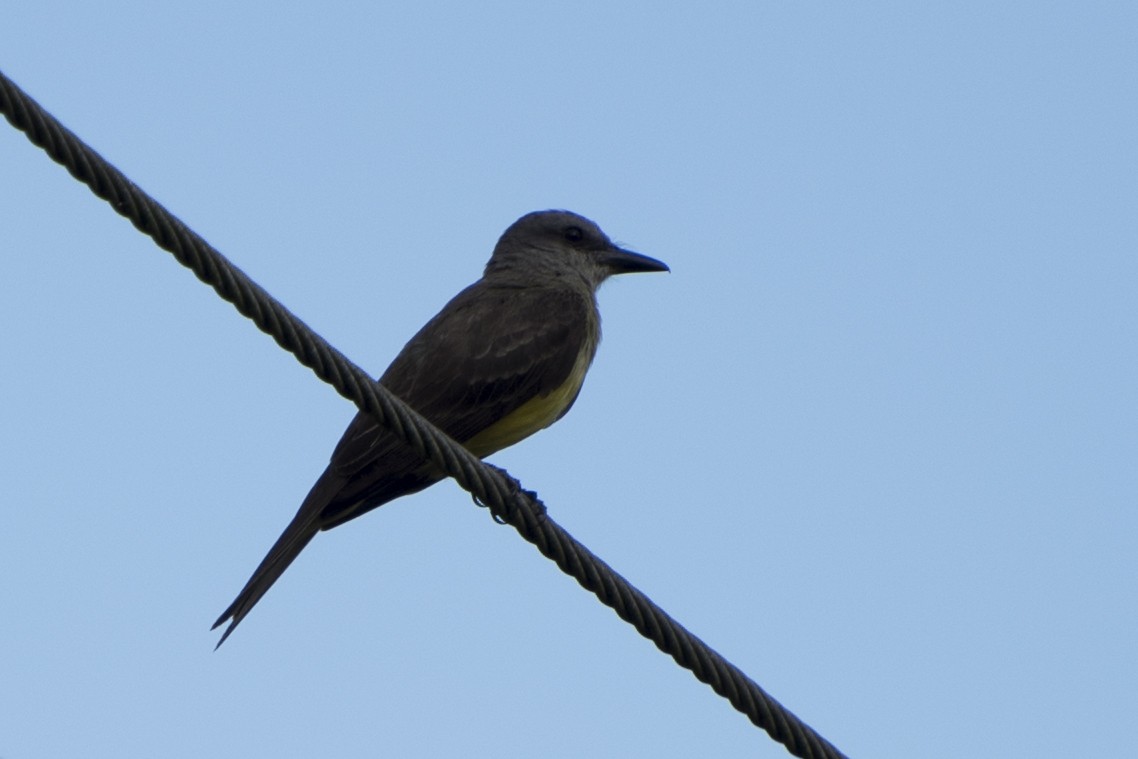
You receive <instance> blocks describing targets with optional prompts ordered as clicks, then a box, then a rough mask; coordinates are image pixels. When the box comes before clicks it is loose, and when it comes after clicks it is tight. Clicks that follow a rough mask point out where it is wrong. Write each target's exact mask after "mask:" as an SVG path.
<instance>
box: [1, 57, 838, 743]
mask: <svg viewBox="0 0 1138 759" xmlns="http://www.w3.org/2000/svg"><path fill="white" fill-rule="evenodd" d="M0 111H2V112H3V113H4V115H5V117H6V118H7V119H8V121H9V122H10V123H11V124H12V125H13V126H14V127H16V128H17V129H19V130H20V131H22V132H24V133H25V135H26V136H27V138H28V139H29V140H30V141H31V142H32V143H33V144H35V145H37V146H39V147H40V148H42V149H43V150H44V151H45V152H46V153H47V154H48V155H49V156H50V157H51V158H52V159H53V160H54V161H56V162H57V163H59V164H61V165H62V166H64V167H65V168H66V169H67V171H68V172H69V173H70V174H71V175H72V176H73V177H75V178H76V179H78V180H79V181H80V182H83V183H84V184H86V185H87V186H88V187H89V188H90V189H91V191H92V192H93V193H94V194H95V195H97V196H98V197H100V198H102V199H103V200H106V201H107V202H108V203H109V204H110V205H111V207H112V208H114V210H115V211H116V212H117V213H119V214H120V215H122V216H125V217H126V218H127V219H129V220H130V222H131V223H132V224H133V225H134V226H135V227H136V228H137V229H138V230H139V231H140V232H142V233H144V234H146V235H148V236H149V237H150V238H151V239H153V240H154V242H155V243H156V244H157V245H158V247H160V248H162V249H163V250H166V251H168V252H170V253H172V254H173V255H174V257H175V258H176V259H177V260H178V262H179V263H181V264H182V265H183V266H186V267H187V268H189V269H190V270H192V271H193V272H194V274H195V275H196V276H197V277H198V279H200V280H201V281H202V282H204V283H206V284H208V285H210V286H211V287H213V289H214V290H215V291H216V292H217V294H218V295H220V296H221V297H222V298H223V299H224V300H226V301H228V302H229V303H231V304H233V306H234V307H235V308H236V309H237V310H238V311H239V312H240V313H241V314H242V315H244V316H246V317H247V318H249V319H250V320H251V321H252V322H253V323H254V324H256V325H257V327H258V328H259V329H260V330H261V331H263V332H265V333H266V334H268V335H270V336H271V337H272V338H273V339H274V340H275V341H276V343H277V344H278V345H279V346H281V347H282V348H284V349H285V350H287V351H289V352H290V353H292V354H293V355H294V356H295V357H296V358H297V360H298V361H300V363H301V364H303V365H304V366H307V367H308V368H309V369H311V370H312V371H313V373H314V374H316V376H317V377H319V378H320V379H321V380H323V381H325V382H327V383H328V384H330V385H332V387H334V388H335V389H336V391H337V392H338V393H339V394H340V395H342V396H343V397H345V398H347V399H348V400H351V401H352V402H353V403H355V404H356V406H357V407H358V408H359V409H360V410H361V411H364V412H365V413H368V414H370V415H371V416H373V417H374V418H375V419H376V420H377V421H378V422H379V423H380V424H381V425H383V426H384V427H386V428H387V429H390V430H391V431H392V432H394V433H395V434H396V435H397V436H399V437H400V438H401V439H402V440H404V441H405V442H406V443H407V444H408V445H410V446H411V447H412V448H414V449H415V451H416V452H417V453H419V455H421V456H422V457H423V458H425V459H427V460H429V461H430V462H431V463H433V464H434V465H435V466H437V467H439V468H440V469H441V470H443V471H444V472H446V473H447V474H448V475H450V476H451V477H453V478H454V479H455V480H456V481H457V482H458V483H459V485H461V486H462V487H463V488H464V489H466V490H467V491H469V492H470V493H472V494H473V495H474V496H475V498H476V499H477V500H478V501H479V502H480V503H481V504H484V505H486V506H488V507H489V508H490V510H491V512H492V513H493V514H494V515H495V517H496V518H498V519H500V520H502V521H504V522H506V523H508V524H510V525H511V526H513V527H514V528H515V529H516V530H517V531H518V533H519V534H520V535H521V536H522V537H523V538H525V539H526V540H527V541H529V542H530V543H533V544H534V545H535V546H536V547H537V549H538V550H539V551H540V552H541V553H542V554H543V555H544V556H546V557H547V558H549V559H551V560H553V561H554V562H555V563H556V564H557V566H558V567H560V568H561V570H562V571H563V572H565V573H566V574H568V575H570V576H572V577H573V578H575V579H576V580H577V582H578V583H579V584H580V585H581V587H583V588H585V589H586V590H589V591H590V592H592V593H593V594H594V595H595V596H596V597H597V598H598V599H599V600H600V601H601V602H602V603H604V604H605V605H606V606H608V607H610V608H612V609H613V610H614V611H615V612H616V613H617V615H618V616H619V617H620V618H621V619H623V620H624V621H626V622H628V623H629V624H631V625H632V626H633V627H634V628H636V630H637V632H639V633H640V634H641V635H643V636H644V637H646V638H648V639H649V640H651V641H652V642H653V643H654V644H655V645H656V647H657V648H659V649H660V650H661V651H663V652H664V653H666V654H668V655H670V656H671V657H672V659H673V660H675V662H676V663H677V664H679V665H680V666H682V667H684V668H685V669H688V670H690V671H691V672H692V673H693V674H694V675H695V677H696V678H697V679H698V680H699V681H700V682H703V683H705V684H707V685H709V686H710V687H711V688H712V690H714V691H715V692H716V693H718V694H719V695H720V696H722V697H724V698H726V699H727V700H728V702H730V704H731V705H732V706H733V707H734V708H735V709H737V710H738V711H740V712H742V713H743V714H745V715H746V716H747V717H748V718H749V719H750V720H751V722H752V723H753V724H755V725H756V726H757V727H760V728H762V729H763V730H765V731H766V732H767V733H768V734H769V735H770V736H771V738H773V739H774V740H776V741H778V742H779V743H781V744H783V745H784V746H785V747H786V749H787V751H788V752H789V753H790V754H791V755H793V756H798V757H804V758H806V759H837V758H838V757H843V756H844V754H842V753H841V752H840V751H839V750H838V749H837V748H836V747H834V746H833V745H832V744H830V743H829V742H828V741H826V740H825V739H824V738H823V737H822V736H820V735H819V734H818V733H816V732H815V731H814V730H813V729H812V728H811V727H810V726H809V725H806V724H805V723H804V722H802V721H801V720H800V719H799V718H798V717H796V716H795V715H794V714H793V713H791V712H790V711H789V710H787V709H786V708H785V707H783V706H782V705H781V704H780V703H779V702H778V701H776V700H775V699H774V698H772V697H771V696H770V695H768V694H767V693H766V692H765V691H764V690H763V689H762V688H760V687H759V686H758V684H756V683H755V682H754V681H752V680H751V679H750V678H749V677H747V676H746V675H745V674H744V673H743V672H742V671H741V670H739V669H738V668H737V667H735V666H734V665H733V664H731V663H730V662H728V661H727V660H726V659H724V658H723V657H722V656H721V655H720V654H718V653H717V652H716V651H714V650H713V649H711V648H710V647H709V646H707V645H706V644H705V643H704V642H703V641H701V640H700V639H699V638H697V637H696V636H695V635H693V634H692V633H691V632H689V631H688V630H687V629H685V628H684V627H683V626H682V625H680V624H679V623H678V622H676V621H675V620H674V619H672V618H671V617H670V616H669V615H668V614H667V613H666V612H665V611H664V610H663V609H661V608H660V607H659V606H657V605H656V604H655V603H653V602H652V600H651V599H649V598H648V597H647V596H646V595H644V594H643V593H642V592H641V591H639V590H638V589H636V588H635V587H633V586H632V585H631V584H630V583H629V582H628V581H627V580H625V579H624V578H623V577H621V576H620V575H619V574H617V573H616V572H615V571H614V570H613V569H612V568H611V567H609V566H608V565H607V564H605V563H604V562H603V561H601V560H600V559H599V558H597V557H596V556H594V555H593V554H592V552H590V551H589V550H588V549H587V548H585V547H584V546H583V545H581V544H580V543H578V542H577V541H576V540H575V539H574V538H573V537H572V536H571V535H570V534H569V533H568V532H566V531H565V530H564V529H563V528H562V527H560V526H559V525H557V524H556V523H555V522H554V521H553V520H552V519H550V518H549V517H548V516H547V515H546V513H545V508H544V506H543V505H542V504H541V503H540V502H539V501H537V500H536V497H535V496H534V495H533V494H532V493H528V492H527V491H524V490H522V489H521V487H520V486H519V484H518V483H517V481H516V480H514V479H513V478H512V477H510V476H509V475H507V474H506V473H505V472H503V471H502V470H499V469H497V468H495V467H492V466H489V465H487V464H484V463H483V462H482V461H481V460H479V459H478V458H477V457H475V456H474V455H473V454H472V453H470V452H469V451H467V450H466V449H465V448H463V447H462V446H461V445H459V444H458V443H456V442H455V441H454V440H452V439H451V438H450V437H448V436H447V435H446V434H444V433H443V432H441V431H440V430H438V429H437V428H435V427H434V426H433V425H432V424H431V423H430V422H428V421H427V420H426V419H424V418H423V417H422V416H420V415H419V414H418V413H416V412H415V411H414V410H413V409H411V408H410V407H408V406H407V405H405V404H404V403H403V402H402V401H400V400H399V399H398V398H396V397H395V396H393V395H392V394H391V393H390V392H388V391H387V389H386V388H384V387H383V386H382V385H380V384H379V383H378V382H376V381H374V380H373V379H372V378H371V376H369V375H368V374H367V373H366V372H365V371H364V370H363V369H361V368H360V367H358V366H356V365H355V364H354V363H352V362H351V361H350V360H348V358H347V357H345V356H344V355H343V354H341V353H340V352H339V351H338V350H336V349H335V348H334V347H332V346H331V345H329V344H328V343H327V342H326V341H325V340H324V339H323V338H321V337H320V336H319V335H317V334H316V333H315V332H313V331H312V329H311V328H309V327H308V326H307V325H306V324H305V323H304V322H303V321H301V320H300V319H299V318H297V317H296V316H294V315H293V314H292V313H291V312H289V311H288V309H286V308H285V307H284V306H283V305H282V304H281V303H279V302H278V301H277V300H276V299H274V298H273V297H272V296H271V295H269V294H268V292H266V291H265V290H264V289H262V288H261V287H260V286H259V285H257V284H256V283H255V282H253V281H252V280H251V279H250V278H249V277H248V276H247V275H246V274H245V273H244V272H242V271H241V270H240V269H238V268H237V267H236V266H234V265H233V264H232V263H230V262H229V260H228V259H226V258H225V257H224V256H222V255H221V253H220V252H218V251H217V250H216V249H214V248H213V247H212V246H211V245H209V243H207V242H206V241H205V240H203V239H202V238H201V237H199V236H198V235H197V234H195V233H194V232H192V231H191V230H190V229H188V228H187V227H186V226H185V225H184V224H183V223H182V222H181V221H180V220H178V219H177V218H176V217H174V216H173V215H172V214H170V213H169V212H168V211H167V210H166V209H165V208H163V207H162V206H161V205H160V204H159V203H158V202H157V201H155V200H154V199H153V198H151V197H150V196H149V195H147V194H146V193H145V192H143V191H142V190H141V189H140V188H139V187H137V186H136V185H135V184H134V183H133V182H131V181H130V180H129V179H127V178H126V177H125V176H124V175H123V174H122V173H121V172H119V171H118V169H116V168H115V167H113V166H112V165H110V164H109V163H108V162H107V161H106V160H104V159H103V158H102V156H100V155H99V154H98V153H96V152H95V151H94V150H93V149H91V148H90V147H89V146H87V145H86V144H85V143H84V142H82V141H81V140H80V139H79V138H78V137H76V136H75V135H74V134H73V133H72V132H70V131H69V130H68V129H66V128H65V127H64V126H63V125H62V124H60V123H59V121H57V120H56V119H55V118H54V117H52V116H51V115H50V114H48V113H47V112H46V111H44V110H43V108H41V107H40V105H39V104H38V103H36V102H35V101H34V100H32V99H31V98H30V97H28V95H27V94H26V93H24V92H23V91H22V90H21V89H20V88H19V87H17V86H16V85H15V83H13V82H12V81H11V80H10V79H9V78H8V77H7V76H5V75H4V74H3V72H0Z"/></svg>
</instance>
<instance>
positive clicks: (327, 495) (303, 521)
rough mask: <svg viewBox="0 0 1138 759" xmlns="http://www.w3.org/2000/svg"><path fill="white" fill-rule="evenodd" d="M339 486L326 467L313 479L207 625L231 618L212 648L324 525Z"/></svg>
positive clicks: (219, 645) (230, 631)
mask: <svg viewBox="0 0 1138 759" xmlns="http://www.w3.org/2000/svg"><path fill="white" fill-rule="evenodd" d="M342 487H343V480H342V479H341V478H340V477H338V476H337V475H336V474H335V473H333V472H332V471H331V469H330V468H329V469H328V470H325V472H324V474H323V475H321V476H320V478H319V479H318V480H316V484H314V485H313V486H312V490H310V491H309V493H308V496H307V497H306V498H305V499H304V503H302V504H301V505H300V508H299V509H298V510H297V512H296V516H295V517H293V518H292V521H291V522H289V524H288V527H286V528H285V529H284V532H282V533H281V536H280V537H279V538H277V542H276V543H273V547H272V548H270V549H269V553H268V554H267V555H266V556H265V558H264V559H262V560H261V563H260V564H259V565H257V568H256V569H255V570H254V571H253V576H252V577H250V578H249V581H248V582H247V583H245V587H244V588H242V589H241V592H240V593H238V594H237V598H235V599H234V600H233V603H231V604H229V607H228V608H227V609H226V610H225V611H223V612H222V613H221V616H220V617H218V618H217V621H216V622H214V623H213V627H211V628H210V629H211V630H216V629H217V628H218V627H221V625H223V624H225V622H226V621H227V620H231V621H230V622H229V627H227V628H225V632H224V633H222V635H221V640H219V641H218V642H217V645H216V646H214V650H215V651H216V650H217V649H218V648H220V647H221V644H222V643H224V642H225V639H226V638H228V637H229V636H230V635H231V634H232V633H233V631H234V630H235V629H236V628H237V625H239V624H241V620H243V619H245V616H246V615H247V614H248V613H249V612H250V611H252V610H253V607H254V606H256V605H257V602H258V601H260V600H261V597H262V596H264V595H265V594H266V593H268V592H269V588H271V587H273V583H275V582H276V581H277V580H278V579H280V576H281V575H282V574H284V571H285V570H286V569H288V567H289V565H290V564H292V562H293V560H294V559H296V557H297V556H299V555H300V552H301V551H303V550H304V547H305V546H307V545H308V544H309V542H310V541H311V540H312V538H314V537H316V533H318V532H319V531H320V530H321V529H322V528H323V524H322V522H323V511H324V508H325V507H326V506H327V505H328V502H329V501H330V500H332V498H333V497H334V496H335V494H336V493H337V492H338V491H339V490H340V489H341V488H342Z"/></svg>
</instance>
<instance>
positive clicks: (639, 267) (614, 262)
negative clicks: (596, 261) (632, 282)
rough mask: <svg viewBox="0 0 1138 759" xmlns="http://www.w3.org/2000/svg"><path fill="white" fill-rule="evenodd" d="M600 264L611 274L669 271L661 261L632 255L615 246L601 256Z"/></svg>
mask: <svg viewBox="0 0 1138 759" xmlns="http://www.w3.org/2000/svg"><path fill="white" fill-rule="evenodd" d="M601 263H603V264H604V265H605V266H607V267H608V268H609V269H610V270H612V273H613V274H633V273H635V272H640V271H671V269H669V268H668V265H667V264H666V263H664V262H663V261H657V260H656V259H655V258H650V257H649V256H645V255H641V254H640V253H633V252H632V251H631V250H625V249H624V248H618V247H616V246H615V245H614V246H613V247H612V248H611V249H610V250H609V251H608V252H606V253H604V254H603V255H602V256H601Z"/></svg>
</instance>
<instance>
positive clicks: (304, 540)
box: [213, 211, 668, 646]
mask: <svg viewBox="0 0 1138 759" xmlns="http://www.w3.org/2000/svg"><path fill="white" fill-rule="evenodd" d="M648 271H668V267H667V266H666V265H665V264H663V263H662V262H660V261H657V260H656V259H654V258H649V257H648V256H643V255H640V254H639V253H633V252H632V251H629V250H624V249H623V248H620V247H617V246H616V245H615V244H613V242H612V241H611V240H610V239H609V238H608V236H607V235H605V233H604V232H602V231H601V230H600V228H599V227H598V226H597V225H596V224H594V223H593V222H592V221H589V220H588V219H586V218H584V217H583V216H578V215H577V214H575V213H570V212H568V211H537V212H534V213H530V214H527V215H525V216H523V217H521V218H520V219H518V220H517V221H516V222H514V223H513V224H512V225H511V226H510V228H509V229H507V230H506V231H505V233H503V234H502V237H501V238H500V239H499V240H498V244H497V245H496V246H495V247H494V253H493V255H491V256H490V261H489V262H488V263H487V264H486V269H485V270H484V271H483V273H482V279H480V280H478V281H477V282H475V283H474V284H473V285H471V286H469V287H467V288H466V289H465V290H463V291H462V292H460V293H459V294H458V295H456V296H455V297H454V299H453V300H451V301H450V303H447V304H446V306H444V307H443V310H442V311H440V312H439V313H438V315H436V316H435V317H434V318H433V319H431V320H430V321H429V322H427V324H426V325H425V326H424V327H423V328H422V329H421V330H419V332H418V334H416V335H415V336H414V337H412V338H411V340H410V342H408V343H407V345H406V346H404V348H403V350H402V351H400V353H399V355H398V356H396V358H395V361H393V362H392V364H391V366H390V367H388V369H387V371H386V372H384V373H383V376H382V377H380V378H379V382H380V384H382V385H383V386H384V387H386V388H387V389H388V390H390V391H391V392H392V393H394V394H395V395H397V396H398V397H399V398H400V399H402V400H403V401H404V402H405V403H407V405H409V406H411V408H413V409H415V410H416V411H418V412H419V413H420V414H422V415H423V416H424V417H426V418H427V419H429V420H430V421H431V422H432V423H434V424H435V425H436V426H437V427H438V428H439V429H441V430H443V431H444V432H446V433H447V434H448V435H450V436H451V437H452V438H454V439H455V440H457V441H458V442H459V443H461V444H462V445H463V446H465V447H466V448H467V449H468V450H469V451H470V452H471V453H473V454H474V455H475V456H478V457H479V458H482V457H485V456H489V455H490V454H492V453H494V452H495V451H499V450H501V449H503V448H505V447H507V446H510V445H513V444H514V443H516V442H518V441H519V440H522V439H523V438H526V437H529V436H530V435H532V434H533V433H535V432H537V431H538V430H540V429H544V428H545V427H548V426H549V425H551V424H553V423H554V422H555V421H557V420H558V419H560V418H561V417H562V416H564V415H565V413H566V412H567V411H568V410H569V408H570V407H571V406H572V405H573V402H574V401H575V400H576V399H577V394H578V393H579V392H580V390H581V383H582V382H584V380H585V373H586V372H587V371H588V369H589V364H590V363H592V360H593V356H594V355H595V354H596V351H597V343H599V342H600V339H601V319H600V314H599V313H598V311H597V299H596V292H597V288H598V287H599V286H600V284H601V282H603V281H604V280H605V279H607V278H608V277H609V276H611V275H613V274H624V273H628V272H648ZM442 478H443V475H442V474H441V473H440V472H439V471H438V470H437V469H436V468H435V467H433V466H432V465H431V464H429V463H427V462H424V461H423V460H422V459H421V458H420V457H419V455H418V454H416V453H415V452H414V451H413V450H411V448H410V447H409V446H408V445H407V444H405V443H404V442H403V441H401V440H399V439H398V438H397V437H396V436H395V435H393V434H392V433H390V432H388V431H387V430H385V429H383V428H382V427H380V426H379V425H378V424H377V423H376V422H375V421H374V420H373V419H372V418H371V417H370V416H368V415H366V414H362V413H360V414H357V415H356V417H355V419H353V420H352V423H351V424H350V425H348V429H347V430H346V431H345V432H344V436H343V437H342V438H341V439H340V442H339V444H338V445H337V446H336V449H335V450H334V451H333V452H332V460H331V462H330V463H329V464H328V468H327V469H325V470H324V473H323V474H322V475H320V478H319V479H317V480H316V484H315V485H313V486H312V490H311V491H309V493H308V497H307V498H305V499H304V502H303V503H302V504H301V505H300V509H299V510H298V511H297V512H296V516H295V517H293V519H292V522H290V523H289V525H288V527H286V528H285V530H284V532H283V533H281V536H280V537H279V538H277V542H276V543H275V544H273V547H272V548H271V549H270V550H269V553H268V555H267V556H265V558H264V560H262V561H261V564H260V565H259V566H258V567H257V569H256V571H254V572H253V576H252V577H250V578H249V582H247V583H246V584H245V587H244V588H242V590H241V592H240V593H239V594H238V595H237V598H236V599H235V600H234V601H233V603H232V604H230V605H229V608H227V609H226V610H225V611H224V612H223V613H222V614H221V616H220V617H218V619H217V622H215V623H214V625H213V628H214V629H216V628H217V627H219V626H220V625H222V624H224V623H225V622H226V621H227V620H231V621H230V622H229V627H227V628H226V630H225V633H224V634H223V635H222V636H221V640H219V641H218V643H217V645H218V646H220V645H221V644H222V643H224V642H225V639H226V638H228V637H229V635H230V633H232V632H233V630H234V628H236V627H237V625H238V624H240V623H241V620H242V619H244V618H245V615H247V614H248V613H249V611H250V610H251V609H252V608H253V606H254V605H256V603H257V602H258V601H259V600H260V599H261V597H262V596H263V595H265V593H266V592H267V591H268V590H269V588H270V587H272V585H273V583H274V582H276V581H277V578H279V577H280V576H281V574H282V573H283V572H284V571H285V569H287V568H288V565H289V564H291V563H292V561H293V559H295V558H296V557H297V555H298V554H299V553H300V552H301V551H302V550H303V549H304V547H305V546H306V545H308V542H309V541H310V540H312V538H313V537H314V536H315V535H316V533H317V532H319V531H321V530H328V529H331V528H333V527H336V526H337V525H341V524H343V523H344V522H347V521H349V520H351V519H355V518H356V517H358V516H360V515H361V514H364V513H365V512H368V511H370V510H372V509H374V508H376V507H377V506H382V505H383V504H385V503H387V502H388V501H391V500H394V499H395V498H399V497H401V496H405V495H408V494H410V493H416V492H418V491H420V490H422V489H423V488H425V487H428V486H429V485H432V484H434V483H436V482H438V481H439V480H441V479H442Z"/></svg>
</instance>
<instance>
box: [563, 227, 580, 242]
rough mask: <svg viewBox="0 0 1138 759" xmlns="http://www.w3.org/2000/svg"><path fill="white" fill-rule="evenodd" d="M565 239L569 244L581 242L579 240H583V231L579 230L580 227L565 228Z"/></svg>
mask: <svg viewBox="0 0 1138 759" xmlns="http://www.w3.org/2000/svg"><path fill="white" fill-rule="evenodd" d="M565 239H566V240H568V241H569V242H581V240H584V239H585V230H583V229H581V228H580V227H576V226H574V227H566V228H565Z"/></svg>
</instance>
